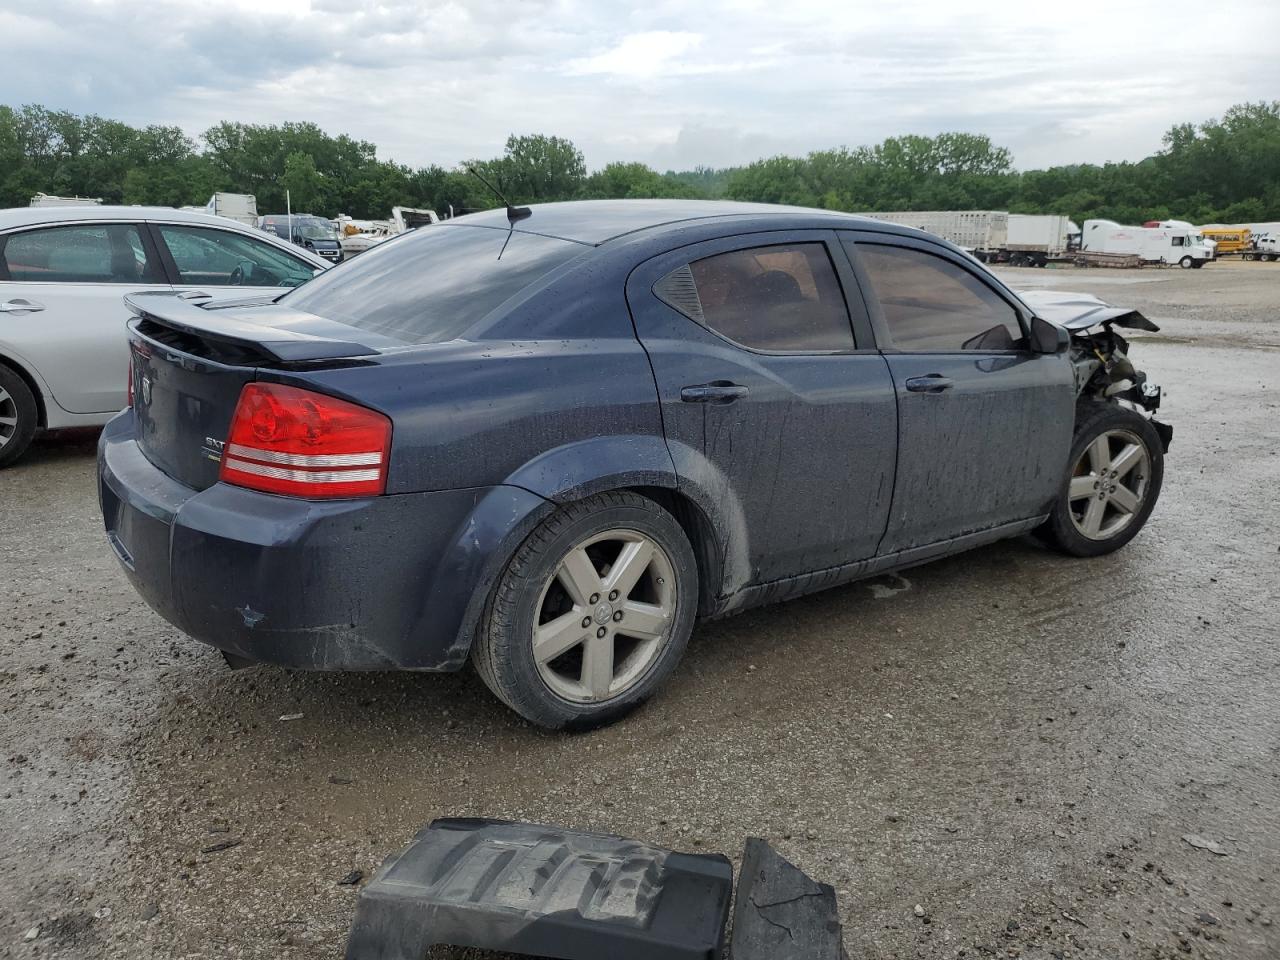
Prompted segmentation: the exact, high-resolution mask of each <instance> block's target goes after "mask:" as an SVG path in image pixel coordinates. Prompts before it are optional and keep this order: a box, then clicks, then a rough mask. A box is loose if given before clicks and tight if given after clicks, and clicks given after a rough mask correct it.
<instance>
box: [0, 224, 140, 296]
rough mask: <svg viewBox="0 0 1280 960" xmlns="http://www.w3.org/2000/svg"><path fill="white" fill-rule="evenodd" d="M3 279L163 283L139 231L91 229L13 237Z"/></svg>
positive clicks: (131, 228)
mask: <svg viewBox="0 0 1280 960" xmlns="http://www.w3.org/2000/svg"><path fill="white" fill-rule="evenodd" d="M0 257H2V260H3V264H2V266H3V269H2V270H0V276H2V277H4V278H6V279H9V280H16V281H20V282H27V283H30V282H44V283H128V284H139V283H162V282H163V279H162V277H161V276H160V271H159V270H158V269H157V265H156V264H155V263H153V262H152V261H151V258H149V257H148V256H147V250H146V247H145V246H144V245H143V243H142V236H141V234H139V232H138V228H137V226H136V225H134V224H131V223H103V224H91V225H89V224H86V225H82V226H67V227H47V228H44V229H40V230H26V231H23V232H22V233H14V234H10V235H9V237H8V238H7V239H6V240H4V242H3V253H2V254H0Z"/></svg>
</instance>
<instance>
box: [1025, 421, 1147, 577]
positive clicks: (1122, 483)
mask: <svg viewBox="0 0 1280 960" xmlns="http://www.w3.org/2000/svg"><path fill="white" fill-rule="evenodd" d="M1068 462H1069V463H1070V464H1071V470H1070V472H1069V475H1068V477H1067V478H1066V482H1065V483H1064V484H1063V486H1062V492H1061V494H1060V495H1059V497H1058V499H1057V501H1056V502H1055V503H1054V505H1053V509H1052V510H1051V512H1050V513H1049V517H1048V519H1047V520H1046V521H1045V522H1044V525H1043V526H1042V527H1040V529H1039V530H1038V531H1037V533H1038V535H1039V536H1040V537H1041V538H1042V539H1044V540H1045V541H1047V542H1048V543H1049V544H1051V545H1052V546H1055V547H1057V548H1058V549H1059V550H1061V551H1063V552H1064V553H1069V554H1072V555H1074V556H1077V557H1097V556H1101V555H1102V554H1104V553H1110V552H1111V551H1113V550H1119V549H1120V548H1121V547H1123V546H1124V545H1125V544H1126V543H1128V542H1129V541H1130V540H1132V539H1133V538H1134V537H1136V536H1137V535H1138V531H1139V530H1141V529H1142V527H1143V525H1144V524H1145V523H1146V522H1147V518H1148V517H1150V516H1151V511H1152V510H1153V509H1154V508H1155V505H1156V500H1157V499H1158V498H1159V496H1160V485H1161V483H1162V481H1163V479H1164V443H1163V441H1161V439H1160V435H1159V434H1158V433H1156V430H1155V427H1153V426H1152V425H1151V423H1150V422H1149V421H1148V420H1147V418H1146V417H1144V416H1142V415H1141V414H1140V413H1137V412H1135V411H1134V410H1130V409H1129V408H1127V407H1122V406H1120V405H1119V404H1117V403H1105V402H1095V401H1090V402H1086V403H1083V404H1081V405H1080V408H1079V410H1078V412H1077V421H1076V431H1075V438H1074V440H1073V441H1072V444H1071V455H1070V458H1069V460H1068Z"/></svg>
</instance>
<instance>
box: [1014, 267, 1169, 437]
mask: <svg viewBox="0 0 1280 960" xmlns="http://www.w3.org/2000/svg"><path fill="white" fill-rule="evenodd" d="M1022 299H1023V300H1024V301H1025V302H1026V303H1027V304H1028V306H1030V307H1032V308H1033V309H1034V310H1035V311H1036V313H1037V314H1038V315H1039V316H1041V317H1043V318H1044V319H1045V320H1049V321H1051V322H1053V323H1056V324H1057V325H1058V326H1060V327H1063V328H1065V329H1066V330H1067V331H1068V332H1069V333H1070V334H1071V354H1070V355H1071V362H1072V365H1073V366H1074V367H1075V375H1076V395H1077V396H1078V397H1079V398H1080V399H1082V400H1084V399H1090V400H1099V401H1111V402H1115V403H1120V404H1122V405H1124V406H1126V407H1129V408H1130V409H1132V410H1134V411H1136V412H1138V413H1140V414H1142V415H1143V416H1144V417H1146V418H1147V419H1148V420H1149V421H1151V425H1152V426H1153V427H1154V428H1155V430H1156V432H1157V433H1158V434H1159V435H1160V439H1161V441H1163V443H1164V447H1165V450H1166V452H1167V451H1168V449H1169V443H1170V441H1171V440H1172V438H1173V428H1172V427H1170V426H1169V425H1168V424H1164V423H1161V422H1160V421H1158V420H1156V419H1155V417H1154V414H1155V412H1156V411H1157V410H1159V409H1160V399H1161V391H1160V387H1159V386H1158V385H1157V384H1154V383H1152V382H1151V381H1150V380H1149V379H1148V378H1147V374H1146V372H1145V371H1143V370H1139V369H1138V368H1137V367H1135V366H1134V365H1133V362H1132V361H1131V360H1130V359H1129V341H1128V340H1126V339H1125V338H1124V337H1122V336H1121V335H1120V334H1119V333H1118V332H1117V331H1116V328H1117V327H1124V328H1128V329H1131V330H1146V331H1148V332H1150V333H1156V332H1158V331H1159V330H1160V328H1159V327H1158V326H1156V324H1154V323H1152V322H1151V321H1150V320H1148V319H1147V318H1146V317H1145V316H1143V315H1142V314H1141V313H1139V312H1138V311H1137V310H1132V309H1130V308H1128V307H1113V306H1111V305H1110V304H1107V303H1105V302H1104V301H1102V300H1100V299H1098V298H1097V297H1094V296H1090V295H1089V294H1083V293H1059V292H1057V291H1051V290H1040V291H1028V292H1025V293H1023V294H1022Z"/></svg>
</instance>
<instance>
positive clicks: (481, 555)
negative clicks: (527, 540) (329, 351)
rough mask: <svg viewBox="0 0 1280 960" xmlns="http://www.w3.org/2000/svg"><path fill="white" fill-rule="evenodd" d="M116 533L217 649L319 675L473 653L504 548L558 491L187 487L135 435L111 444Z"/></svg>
mask: <svg viewBox="0 0 1280 960" xmlns="http://www.w3.org/2000/svg"><path fill="white" fill-rule="evenodd" d="M98 495H99V501H100V504H101V508H102V515H103V521H104V523H105V526H106V533H107V539H108V542H109V543H110V544H111V547H112V549H113V550H114V551H115V553H116V556H117V557H118V558H119V560H120V563H121V565H122V566H123V568H124V570H125V573H126V574H127V576H128V577H129V580H130V582H131V583H132V584H133V586H134V588H135V589H136V590H137V591H138V593H139V594H141V595H142V597H143V599H144V600H146V602H147V603H148V604H149V605H150V606H151V607H152V608H153V609H154V610H155V611H156V612H157V613H159V614H160V615H161V616H163V617H164V618H165V619H166V620H168V621H169V622H170V623H172V624H173V625H174V626H176V627H178V628H179V629H181V630H182V631H184V632H185V633H188V634H190V635H191V636H192V637H194V638H196V639H197V640H201V641H203V642H205V643H208V644H211V645H212V646H215V647H218V648H219V649H221V650H224V651H226V652H228V653H231V654H233V655H235V656H238V657H243V658H246V659H248V660H253V661H259V662H264V663H272V664H277V665H280V666H285V667H296V668H301V669H312V670H377V669H404V670H451V669H457V668H458V667H460V666H461V665H462V664H463V663H465V661H466V656H467V653H468V649H469V645H470V639H471V635H472V631H473V629H474V626H475V622H476V620H477V611H478V610H479V609H480V608H481V606H482V599H481V598H482V596H483V595H484V594H485V593H486V592H487V590H488V586H489V584H490V583H491V582H492V579H493V576H494V575H495V571H496V569H497V568H498V567H499V566H500V563H499V562H498V561H500V560H501V552H502V551H503V550H504V549H507V544H508V542H509V540H510V539H512V538H516V537H522V536H523V533H522V527H523V526H524V525H525V524H532V523H533V522H536V519H535V518H536V517H537V516H538V515H539V514H540V511H541V510H542V508H543V507H544V506H545V504H546V501H544V500H542V499H541V498H539V497H536V496H534V495H533V494H531V493H528V492H527V491H525V490H521V489H519V488H515V487H505V486H504V487H490V488H479V489H467V490H450V491H441V492H433V493H413V494H400V495H396V496H385V497H373V498H368V499H362V500H335V501H309V500H295V499H291V498H288V497H277V496H272V495H269V494H262V493H256V492H254V491H250V490H243V489H240V488H238V487H233V486H229V485H227V484H221V483H219V484H215V485H214V486H212V487H210V488H208V489H207V490H203V491H196V490H193V489H192V488H190V487H187V486H185V485H183V484H181V483H179V482H177V481H176V480H174V479H173V478H171V477H169V476H168V475H167V474H165V473H164V472H162V471H161V470H159V469H158V468H157V467H156V466H154V465H153V464H152V463H151V462H150V461H149V460H148V459H147V458H146V457H145V456H144V455H143V453H142V451H141V450H140V449H139V447H138V445H137V443H136V442H135V440H134V419H133V414H132V411H125V412H124V413H122V414H121V415H120V416H118V417H117V418H116V419H114V420H112V421H111V423H109V424H108V425H107V427H106V429H105V430H104V431H103V433H102V438H101V440H100V441H99V444H98Z"/></svg>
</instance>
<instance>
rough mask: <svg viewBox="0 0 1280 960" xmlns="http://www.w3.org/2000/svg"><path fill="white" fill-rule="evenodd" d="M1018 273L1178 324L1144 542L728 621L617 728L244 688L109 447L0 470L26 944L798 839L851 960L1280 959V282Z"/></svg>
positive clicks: (318, 948) (1251, 271) (359, 686)
mask: <svg viewBox="0 0 1280 960" xmlns="http://www.w3.org/2000/svg"><path fill="white" fill-rule="evenodd" d="M1003 275H1004V276H1006V277H1007V278H1009V279H1010V281H1011V282H1012V283H1013V284H1015V285H1017V286H1023V287H1053V288H1060V289H1075V290H1090V291H1094V292H1098V293H1099V294H1101V295H1103V296H1104V297H1110V298H1113V299H1114V300H1116V301H1117V302H1125V303H1132V304H1134V305H1136V306H1138V307H1141V308H1143V309H1145V310H1147V311H1148V313H1149V315H1151V316H1153V317H1154V318H1156V319H1157V320H1158V322H1160V323H1162V324H1163V325H1164V330H1163V331H1162V333H1160V334H1157V335H1149V336H1142V337H1140V338H1135V339H1140V340H1141V342H1140V343H1138V344H1137V345H1136V346H1135V349H1134V351H1133V353H1134V355H1135V357H1136V359H1137V361H1138V364H1139V366H1142V367H1145V368H1146V369H1147V370H1148V371H1149V372H1150V373H1151V374H1152V376H1153V378H1154V379H1155V380H1156V381H1157V382H1161V383H1163V384H1164V385H1165V387H1166V390H1167V401H1166V404H1167V406H1166V415H1167V419H1168V420H1169V421H1170V422H1172V423H1173V424H1174V425H1175V430H1176V434H1175V439H1174V446H1173V449H1172V451H1171V454H1170V457H1169V460H1168V463H1167V468H1166V476H1165V490H1164V494H1163V497H1162V499H1161V502H1160V505H1159V507H1158V508H1157V510H1156V513H1155V514H1154V516H1153V518H1152V521H1151V523H1150V524H1149V526H1148V528H1147V530H1146V531H1145V532H1144V533H1143V534H1142V535H1141V536H1140V537H1139V538H1138V539H1137V540H1136V541H1135V542H1134V543H1133V544H1131V545H1130V546H1129V547H1127V548H1126V549H1125V550H1123V551H1121V552H1120V553H1119V554H1116V555H1113V556H1111V557H1106V558H1102V559H1098V560H1093V561H1081V560H1071V559H1067V558H1063V557H1060V556H1057V555H1054V554H1051V553H1048V552H1046V551H1044V550H1042V549H1041V548H1040V547H1038V546H1037V545H1035V544H1034V543H1033V542H1032V541H1030V540H1015V541H1010V542H1006V543H1002V544H997V545H995V546H992V547H988V548H984V549H982V550H979V551H976V552H973V553H970V554H967V555H965V556H963V557H959V558H953V559H950V560H945V561H942V562H939V563H935V564H932V565H930V566H926V567H920V568H917V569H913V570H910V571H907V572H906V573H905V574H904V575H902V576H891V577H884V578H880V579H878V580H875V581H871V582H868V583H862V584H855V585H852V586H848V587H844V588H840V589H836V590H832V591H829V592H827V593H823V594H819V595H816V596H813V597H809V598H806V599H803V600H799V601H795V602H792V603H789V604H785V605H780V606H776V607H771V608H766V609H763V610H759V611H755V612H752V613H748V614H745V615H743V616H740V617H737V618H734V619H730V620H726V621H721V622H718V623H714V624H708V625H704V626H702V627H701V628H699V629H698V631H697V632H696V633H695V636H694V640H693V643H692V645H691V647H690V652H689V655H688V658H687V660H686V662H685V663H684V665H683V667H682V669H681V671H680V672H679V674H678V676H677V678H676V680H675V682H674V683H673V684H671V686H670V687H669V688H668V689H667V690H666V692H665V693H664V695H662V696H661V697H659V698H658V699H657V700H655V701H654V702H653V703H651V704H650V705H649V706H648V707H646V708H645V709H644V710H642V711H641V712H639V713H638V714H636V715H635V716H633V717H632V718H630V719H628V720H627V721H625V722H623V723H621V724H620V725H618V726H615V727H613V728H611V729H608V730H603V731H599V732H595V733H590V734H582V735H575V736H567V735H549V734H546V733H542V732H539V731H536V730H534V729H532V728H530V727H529V726H527V725H525V724H524V723H522V722H521V721H519V720H518V719H517V718H515V717H514V716H513V715H511V714H510V713H508V712H507V711H506V710H504V709H503V708H501V707H500V706H499V705H498V704H497V703H496V702H495V701H494V700H493V699H492V698H491V697H490V696H489V695H488V693H487V692H486V691H485V690H484V688H483V686H482V685H481V684H480V683H479V681H478V680H477V679H476V678H475V677H474V676H472V675H470V674H469V673H464V674H461V675H454V676H405V675H393V674H371V675H316V674H312V675H307V674H298V673H288V672H285V671H281V670H275V669H267V668H262V669H254V670H246V671H240V672H236V673H231V672H230V671H228V670H227V669H226V668H225V666H224V665H223V662H222V660H221V659H220V658H219V657H218V656H217V655H216V654H215V653H214V652H213V651H211V650H209V649H206V648H204V647H202V646H200V645H199V644H196V643H194V642H193V641H189V640H187V639H185V638H184V637H183V636H182V635H180V634H179V633H178V632H177V631H175V630H174V629H173V628H172V627H170V626H168V625H167V624H165V623H164V622H163V621H161V620H160V619H159V618H158V617H157V616H155V615H154V614H152V613H151V612H150V611H149V610H148V609H147V608H146V607H145V606H144V605H143V604H142V603H141V601H139V600H138V599H137V598H136V597H135V595H134V594H133V592H132V591H131V590H130V588H129V587H128V585H127V583H126V582H125V580H124V577H123V576H122V575H121V573H120V572H119V570H118V569H117V568H116V564H115V560H114V558H113V557H112V556H111V553H110V550H109V549H108V547H107V545H106V543H105V542H104V540H103V538H102V536H101V530H100V521H99V519H98V515H97V506H96V502H95V494H94V488H93V475H94V463H93V445H94V440H95V438H94V436H93V435H92V434H87V435H86V434H70V435H63V436H58V437H50V438H46V439H44V440H42V441H40V442H39V443H37V444H36V446H35V447H34V448H33V450H32V451H31V454H30V455H29V456H28V457H27V458H26V459H25V460H24V461H22V462H21V463H20V464H19V465H17V466H15V467H13V468H10V469H8V470H6V471H3V472H2V473H0V531H3V534H2V535H0V583H3V585H4V594H5V596H6V598H7V603H6V605H5V608H4V609H3V610H2V611H0V651H2V656H3V662H2V663H0V817H2V818H3V819H2V820H0V823H2V825H3V830H0V956H5V957H8V956H14V957H67V958H81V957H84V958H89V957H93V958H129V960H139V958H152V957H155V958H170V957H184V958H185V957H244V958H311V957H326V958H333V957H338V956H340V955H341V952H342V945H343V943H344V939H345V932H346V929H347V928H348V926H349V924H350V922H351V918H352V911H353V908H354V904H355V899H356V895H357V890H358V887H351V886H340V885H339V884H338V881H339V880H340V879H341V878H342V877H344V875H346V874H348V873H349V872H351V871H353V870H360V871H363V874H364V875H365V876H366V877H367V876H369V875H370V874H372V872H373V871H374V870H375V869H376V868H377V865H378V864H379V863H380V861H381V860H382V859H383V857H385V856H386V855H387V854H389V853H390V852H392V851H393V850H395V849H397V848H398V847H399V846H400V845H401V844H402V843H403V842H405V841H406V840H407V839H408V838H409V837H411V836H412V835H413V833H414V832H415V831H416V830H417V829H418V828H419V827H420V826H421V825H422V824H424V823H425V822H426V821H428V820H430V819H431V818H433V817H436V816H441V815H488V816H501V817H513V818H520V819H528V820H534V821H542V822H552V823H560V824H564V825H567V826H572V827H577V828H583V829H595V830H603V831H608V832H618V833H622V834H624V835H628V836H634V837H637V838H642V839H645V840H649V841H652V842H656V843H659V844H663V845H669V846H673V847H675V848H678V849H685V850H692V851H723V852H726V853H728V854H730V855H731V856H736V855H737V854H738V853H739V851H740V850H741V845H742V841H743V839H744V838H745V837H746V836H747V835H758V836H763V837H766V838H768V839H769V840H770V841H771V842H773V843H774V844H775V845H776V846H777V847H778V848H779V849H780V850H781V851H782V852H783V853H784V854H785V855H786V856H788V857H789V858H790V859H791V860H793V861H794V862H795V863H796V864H797V865H799V866H801V867H802V868H803V869H805V870H807V871H808V872H809V873H810V874H812V875H813V876H815V877H816V878H818V879H822V880H827V881H829V882H831V883H832V884H833V885H834V886H835V888H836V890H837V891H838V894H839V896H840V901H841V906H842V910H843V914H844V922H845V931H846V940H847V944H848V948H849V950H850V953H851V955H852V956H854V957H856V958H861V957H876V958H879V957H886V958H887V957H959V956H965V957H986V956H1000V957H1016V956H1026V957H1053V958H1055V960H1056V958H1067V957H1072V958H1075V957H1098V958H1114V957H1140V958H1151V960H1154V958H1182V957H1188V956H1190V957H1210V958H1274V957H1276V956H1278V955H1280V802H1278V801H1280V692H1278V690H1280V650H1278V649H1277V646H1276V638H1277V635H1278V634H1280V575H1278V573H1277V571H1278V570H1280V554H1278V552H1277V551H1278V549H1280V508H1277V506H1276V500H1275V491H1276V489H1277V485H1278V483H1280V428H1277V421H1278V418H1280V266H1274V265H1266V264H1239V265H1229V264H1215V265H1213V266H1212V267H1210V268H1207V269H1205V270H1202V271H1194V272H1184V271H1177V270H1171V271H1142V272H1141V273H1135V274H1121V273H1119V272H1116V273H1114V274H1113V273H1111V272H1109V271H1088V272H1085V271H1075V270H1070V271H1062V272H1059V271H1046V270H1007V271H1003ZM294 714H301V717H300V718H299V719H295V720H282V719H281V718H282V717H285V716H289V715H294ZM1187 836H1193V837H1202V838H1205V839H1207V840H1210V841H1212V842H1213V843H1214V844H1215V845H1216V847H1217V850H1216V851H1211V850H1209V849H1201V848H1197V847H1194V846H1192V845H1191V844H1190V843H1188V842H1187V841H1186V840H1185V839H1184V837H1187ZM916 904H920V905H921V906H922V907H923V909H924V914H925V915H924V917H917V916H916V915H915V911H914V909H913V908H914V907H915V905H916Z"/></svg>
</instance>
